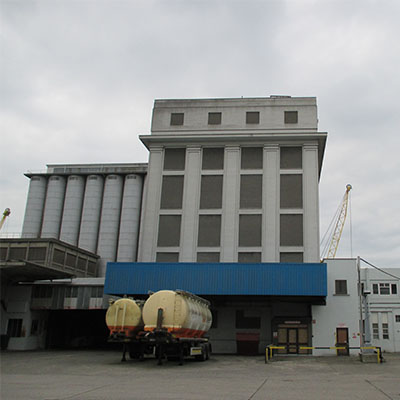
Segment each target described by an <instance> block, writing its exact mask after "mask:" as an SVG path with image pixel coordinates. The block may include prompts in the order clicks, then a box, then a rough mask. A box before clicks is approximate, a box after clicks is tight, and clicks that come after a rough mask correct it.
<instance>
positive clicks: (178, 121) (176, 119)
mask: <svg viewBox="0 0 400 400" xmlns="http://www.w3.org/2000/svg"><path fill="white" fill-rule="evenodd" d="M183 117H184V114H183V113H172V114H171V125H183Z"/></svg>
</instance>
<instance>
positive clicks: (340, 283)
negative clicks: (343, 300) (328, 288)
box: [335, 280, 347, 294]
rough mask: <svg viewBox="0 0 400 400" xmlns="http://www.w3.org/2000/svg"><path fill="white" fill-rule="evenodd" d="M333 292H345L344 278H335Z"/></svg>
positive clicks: (345, 282) (345, 283)
mask: <svg viewBox="0 0 400 400" xmlns="http://www.w3.org/2000/svg"><path fill="white" fill-rule="evenodd" d="M335 294H347V281H346V280H335Z"/></svg>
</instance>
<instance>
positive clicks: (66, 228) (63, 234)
mask: <svg viewBox="0 0 400 400" xmlns="http://www.w3.org/2000/svg"><path fill="white" fill-rule="evenodd" d="M84 191H85V179H84V177H83V176H79V175H71V176H70V177H69V178H68V182H67V190H66V192H65V201H64V213H63V216H62V221H61V231H60V240H62V241H64V242H67V243H70V244H72V245H74V246H76V245H77V244H78V235H79V226H80V223H81V214H82V204H83V193H84Z"/></svg>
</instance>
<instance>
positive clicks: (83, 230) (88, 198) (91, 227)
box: [78, 175, 104, 253]
mask: <svg viewBox="0 0 400 400" xmlns="http://www.w3.org/2000/svg"><path fill="white" fill-rule="evenodd" d="M103 187H104V179H103V177H102V176H100V175H89V176H88V177H87V178H86V189H85V196H84V200H83V206H82V218H81V226H80V231H79V240H78V247H81V248H82V249H85V250H88V251H91V252H92V253H96V250H97V237H98V233H99V225H100V213H101V204H102V201H103Z"/></svg>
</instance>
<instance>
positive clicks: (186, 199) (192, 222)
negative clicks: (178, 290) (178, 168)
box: [179, 147, 201, 262]
mask: <svg viewBox="0 0 400 400" xmlns="http://www.w3.org/2000/svg"><path fill="white" fill-rule="evenodd" d="M200 150H201V149H200V147H188V148H187V149H186V167H185V180H184V185H183V188H184V189H183V207H182V213H183V214H182V235H181V238H182V240H181V251H180V257H179V261H181V262H191V261H196V245H197V243H196V238H197V231H198V213H199V199H200V177H201V172H200V171H201V152H200Z"/></svg>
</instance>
